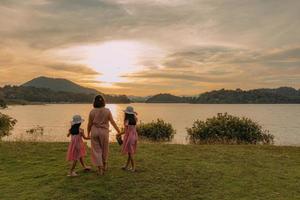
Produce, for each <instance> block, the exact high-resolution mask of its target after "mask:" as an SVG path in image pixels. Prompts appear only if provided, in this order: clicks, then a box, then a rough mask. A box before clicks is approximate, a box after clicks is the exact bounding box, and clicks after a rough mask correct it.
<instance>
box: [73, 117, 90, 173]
mask: <svg viewBox="0 0 300 200" xmlns="http://www.w3.org/2000/svg"><path fill="white" fill-rule="evenodd" d="M83 122H84V119H82V117H81V116H80V115H74V116H73V120H72V121H71V128H70V129H69V133H68V135H67V136H68V137H69V136H70V135H71V141H70V144H69V147H68V153H67V160H68V161H72V165H71V169H70V172H69V174H68V176H78V174H77V173H76V172H75V171H74V170H75V167H76V164H77V161H78V160H79V161H80V163H81V165H82V167H83V168H84V169H85V170H86V171H89V170H90V167H88V166H86V165H85V164H84V160H83V158H84V156H85V155H86V150H85V145H84V143H83V140H82V138H84V139H89V138H87V137H86V136H85V135H84V130H83V129H81V128H80V125H81V123H83Z"/></svg>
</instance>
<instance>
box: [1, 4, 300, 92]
mask: <svg viewBox="0 0 300 200" xmlns="http://www.w3.org/2000/svg"><path fill="white" fill-rule="evenodd" d="M299 10H300V1H299V0H285V1H283V0H223V1H221V0H26V1H19V0H1V1H0V38H1V39H0V86H3V85H6V84H21V83H24V82H26V81H28V80H30V79H32V78H35V77H37V76H49V77H57V78H66V79H69V80H72V81H74V82H76V83H78V84H81V85H84V86H88V87H93V88H96V89H99V90H100V91H102V92H105V93H110V94H127V95H139V96H144V95H152V94H156V93H165V92H167V93H173V94H177V95H194V94H199V93H201V92H204V91H209V90H213V89H221V88H228V89H235V88H242V89H252V88H261V87H268V88H273V87H278V86H292V87H295V88H300V20H299V19H300V12H299Z"/></svg>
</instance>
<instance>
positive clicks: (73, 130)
mask: <svg viewBox="0 0 300 200" xmlns="http://www.w3.org/2000/svg"><path fill="white" fill-rule="evenodd" d="M80 125H81V123H80V124H73V125H72V126H71V128H70V130H69V132H70V134H71V135H77V134H79V127H80Z"/></svg>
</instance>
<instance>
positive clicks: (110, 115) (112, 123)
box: [109, 112, 121, 134]
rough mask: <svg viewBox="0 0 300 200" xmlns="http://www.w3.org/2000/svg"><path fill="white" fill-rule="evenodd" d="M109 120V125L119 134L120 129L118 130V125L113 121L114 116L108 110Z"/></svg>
mask: <svg viewBox="0 0 300 200" xmlns="http://www.w3.org/2000/svg"><path fill="white" fill-rule="evenodd" d="M109 122H110V123H111V125H112V126H113V127H114V128H115V130H116V131H117V132H118V134H120V133H121V131H120V129H119V127H118V125H117V124H116V122H115V120H114V118H113V116H112V114H111V112H109Z"/></svg>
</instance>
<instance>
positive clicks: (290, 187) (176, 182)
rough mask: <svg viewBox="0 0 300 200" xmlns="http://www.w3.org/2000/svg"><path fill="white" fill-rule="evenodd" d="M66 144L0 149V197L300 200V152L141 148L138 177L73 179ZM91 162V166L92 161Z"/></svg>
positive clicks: (117, 173) (115, 170)
mask: <svg viewBox="0 0 300 200" xmlns="http://www.w3.org/2000/svg"><path fill="white" fill-rule="evenodd" d="M66 149H67V144H66V143H10V142H2V143H0V152H1V153H0V194H1V195H0V199H5V200H6V199H56V200H58V199H105V200H109V199H122V200H126V199H151V200H153V199H173V200H174V199H224V200H225V199H251V200H252V199H263V200H266V199H272V200H273V199H300V148H297V147H276V146H250V145H248V146H247V145H245V146H242V145H241V146H238V145H198V146H197V145H186V146H184V145H170V144H169V145H168V144H140V145H139V149H138V154H137V156H136V160H137V166H138V169H139V171H138V172H137V173H130V172H124V171H122V170H120V167H121V166H122V165H123V163H124V161H125V159H126V158H125V157H124V156H122V155H120V153H119V150H120V148H119V146H117V145H116V144H112V145H111V146H110V159H109V166H110V169H109V172H108V173H107V174H105V175H104V176H103V177H97V176H96V174H95V171H92V172H90V173H85V172H83V171H81V169H80V168H79V167H78V170H79V173H80V177H74V178H70V177H66V174H67V171H68V163H67V162H66V161H65V156H66ZM87 162H88V163H90V159H89V156H87Z"/></svg>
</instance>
